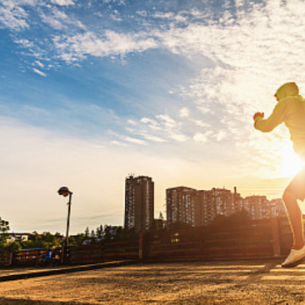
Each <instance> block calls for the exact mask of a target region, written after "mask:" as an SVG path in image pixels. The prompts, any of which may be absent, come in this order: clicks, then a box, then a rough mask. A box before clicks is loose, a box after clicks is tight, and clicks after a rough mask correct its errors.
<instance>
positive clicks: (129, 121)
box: [127, 120, 137, 126]
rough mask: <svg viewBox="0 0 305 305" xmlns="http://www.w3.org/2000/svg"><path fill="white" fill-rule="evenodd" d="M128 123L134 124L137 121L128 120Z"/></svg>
mask: <svg viewBox="0 0 305 305" xmlns="http://www.w3.org/2000/svg"><path fill="white" fill-rule="evenodd" d="M127 123H128V124H130V125H134V126H135V125H137V123H136V122H135V121H134V120H128V121H127Z"/></svg>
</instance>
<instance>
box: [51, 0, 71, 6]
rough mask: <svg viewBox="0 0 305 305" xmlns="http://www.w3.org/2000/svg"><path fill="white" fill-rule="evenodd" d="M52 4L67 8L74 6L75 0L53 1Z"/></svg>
mask: <svg viewBox="0 0 305 305" xmlns="http://www.w3.org/2000/svg"><path fill="white" fill-rule="evenodd" d="M51 2H52V3H54V4H57V5H60V6H66V5H74V4H75V3H74V1H73V0H51Z"/></svg>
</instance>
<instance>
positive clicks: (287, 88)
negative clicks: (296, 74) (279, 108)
mask: <svg viewBox="0 0 305 305" xmlns="http://www.w3.org/2000/svg"><path fill="white" fill-rule="evenodd" d="M296 95H299V88H298V86H297V84H296V83H294V82H291V83H285V84H284V85H282V86H281V87H280V88H278V89H277V91H276V93H275V94H274V96H275V98H276V99H277V101H279V100H281V99H283V98H285V97H287V96H296Z"/></svg>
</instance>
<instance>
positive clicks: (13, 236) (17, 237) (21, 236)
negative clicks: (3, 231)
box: [7, 233, 33, 243]
mask: <svg viewBox="0 0 305 305" xmlns="http://www.w3.org/2000/svg"><path fill="white" fill-rule="evenodd" d="M32 235H33V234H31V233H8V239H7V242H8V243H11V242H14V241H18V242H20V241H27V240H30V239H31V237H32Z"/></svg>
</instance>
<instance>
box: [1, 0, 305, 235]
mask: <svg viewBox="0 0 305 305" xmlns="http://www.w3.org/2000/svg"><path fill="white" fill-rule="evenodd" d="M304 9H305V3H304V2H302V1H294V2H293V3H291V2H287V1H286V2H285V1H280V0H279V1H273V0H267V1H255V2H249V1H223V2H221V1H212V0H206V1H201V0H190V1H187V2H185V3H183V2H178V1H176V0H169V1H166V2H162V1H160V2H154V1H144V2H143V1H140V0H136V1H128V0H102V1H96V0H90V1H85V2H84V1H80V0H0V38H1V39H0V52H1V57H0V79H1V84H0V141H1V151H0V168H1V175H0V183H1V186H2V187H1V189H0V206H1V209H0V217H1V218H2V219H5V220H7V221H9V222H10V226H11V228H12V230H14V231H16V232H17V231H29V232H31V231H34V230H37V231H39V232H40V231H51V232H56V231H59V232H64V230H65V224H66V214H67V206H66V201H65V199H64V198H63V197H59V196H58V194H57V190H58V189H59V188H60V187H61V186H68V187H69V189H70V190H71V191H72V192H73V202H72V212H71V228H70V230H71V234H74V233H77V232H79V231H82V230H83V229H84V227H86V226H89V227H97V226H98V225H99V224H100V223H103V224H106V223H108V224H110V223H111V224H113V225H120V224H122V223H123V222H124V213H123V212H122V211H123V209H124V178H125V176H126V174H127V173H130V172H135V173H136V174H137V175H148V176H150V177H153V178H154V181H155V183H156V185H155V189H156V191H155V202H156V205H155V212H156V215H157V214H158V213H159V212H160V211H164V204H165V192H164V190H165V189H166V188H167V187H169V186H174V185H186V186H193V187H194V188H196V189H210V188H212V187H220V188H221V187H223V186H224V187H226V188H228V189H233V187H234V186H235V185H237V186H238V189H239V192H240V193H241V194H242V195H243V196H245V195H247V194H249V195H251V194H257V195H260V194H264V195H266V196H268V198H279V197H281V193H282V190H283V189H284V188H285V186H286V185H287V183H288V181H289V180H290V179H291V177H292V175H293V174H294V173H295V172H296V171H297V169H299V168H300V166H301V164H300V161H299V160H298V159H297V156H296V155H295V154H294V152H293V150H292V144H291V143H290V140H289V134H288V131H287V130H286V129H285V128H284V126H280V127H279V128H278V129H277V130H275V131H273V132H272V133H271V134H268V135H266V134H261V133H259V132H258V131H256V130H254V128H253V120H252V116H253V114H254V113H255V112H256V111H264V112H265V114H266V115H268V114H269V113H270V111H271V110H272V109H273V107H274V105H275V103H276V101H275V100H274V98H273V94H274V92H275V90H276V89H277V88H278V87H279V86H280V85H281V84H282V83H284V82H286V81H291V80H292V81H295V82H296V83H297V84H298V85H299V87H300V93H301V94H305V83H304V82H303V71H304V68H303V67H304V65H305V64H304V62H303V61H302V57H303V53H304V48H305V46H303V45H302V43H301V40H300V37H303V33H304V30H305V20H304V18H303V16H302V12H303V11H304ZM254 38H255V39H254ZM279 40H280V41H279ZM291 46H297V47H293V48H292V47H291ZM287 67H289V69H288V68H287ZM302 208H303V209H304V207H302Z"/></svg>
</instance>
